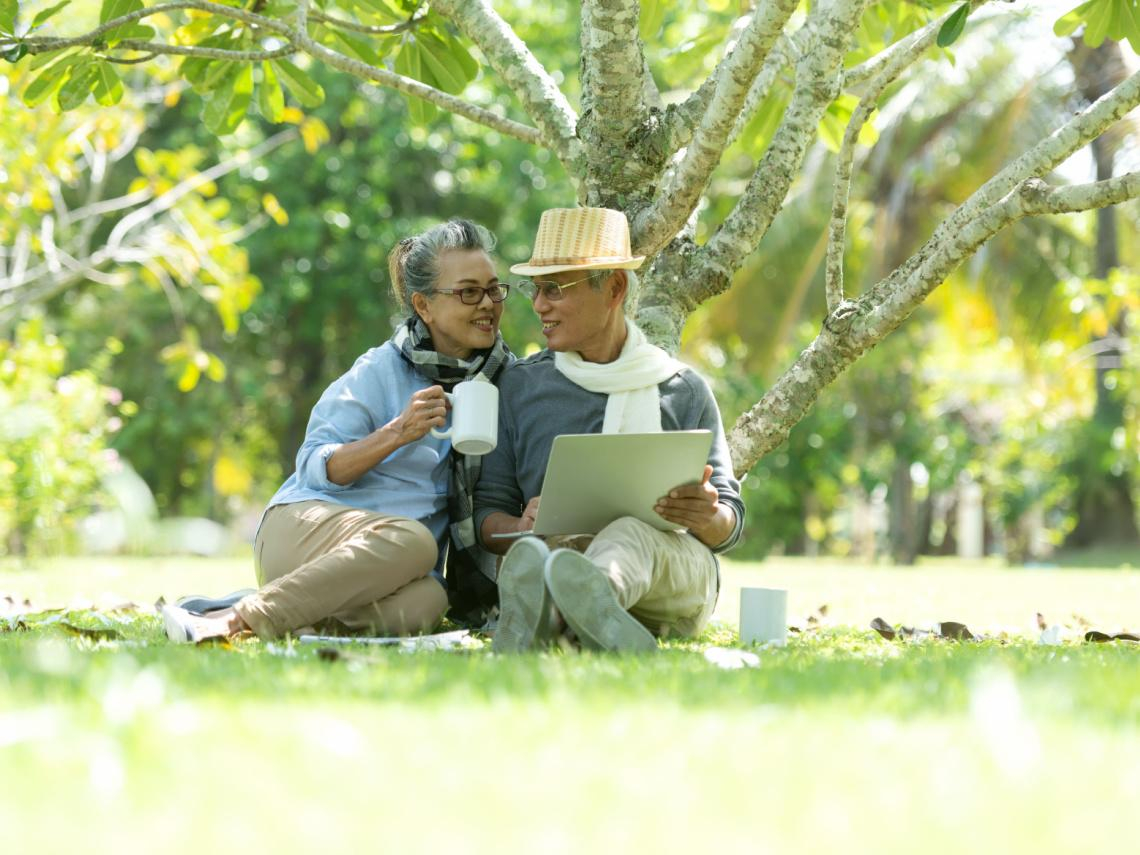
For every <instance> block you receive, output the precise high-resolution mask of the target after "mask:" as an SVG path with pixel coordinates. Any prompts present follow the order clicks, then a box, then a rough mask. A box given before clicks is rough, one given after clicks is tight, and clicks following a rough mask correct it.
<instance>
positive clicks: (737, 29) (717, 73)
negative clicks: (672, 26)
mask: <svg viewBox="0 0 1140 855" xmlns="http://www.w3.org/2000/svg"><path fill="white" fill-rule="evenodd" d="M752 20H753V18H752V17H740V18H737V19H736V20H735V21H734V22H733V24H732V28H731V29H730V31H729V36H728V39H727V41H726V43H725V55H724V56H723V57H721V60H720V62H719V63H717V66H716V68H714V69H713V70H712V74H710V75H709V76H708V77H706V78H705V79H704V81H703V82H702V83H701V85H700V86H699V87H697V90H696V91H695V92H693V93H692V94H690V95H689V97H688V98H686V99H685V100H684V101H682V102H681V103H680V104H670V105H669V107H668V108H666V111H665V118H664V119H663V120H662V122H661V130H660V134H661V145H662V147H663V148H664V149H665V150H666V151H669V152H675V151H679V150H680V149H682V148H684V147H685V146H687V145H688V144H689V140H691V139H692V138H693V132H694V131H695V130H696V129H697V125H699V124H700V123H701V118H702V117H703V116H704V115H705V113H706V112H707V111H708V108H709V104H710V103H711V102H712V97H713V93H714V92H716V87H717V84H718V83H719V82H720V78H721V77H722V76H723V75H724V74H726V73H727V72H726V71H725V70H724V69H725V64H726V63H727V62H728V58H729V56H731V53H732V49H733V48H734V47H735V46H736V41H737V39H738V38H739V34H740V33H741V32H742V31H743V30H744V29H745V28H746V27H748V25H749V24H750V23H751V21H752Z"/></svg>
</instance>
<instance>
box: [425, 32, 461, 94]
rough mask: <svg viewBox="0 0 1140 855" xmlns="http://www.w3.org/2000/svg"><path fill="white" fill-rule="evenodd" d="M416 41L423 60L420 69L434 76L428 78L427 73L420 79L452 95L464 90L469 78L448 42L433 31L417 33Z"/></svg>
mask: <svg viewBox="0 0 1140 855" xmlns="http://www.w3.org/2000/svg"><path fill="white" fill-rule="evenodd" d="M416 42H417V43H418V44H419V47H420V56H421V57H422V60H423V64H422V65H421V68H420V70H421V72H423V71H429V72H431V74H430V77H432V78H434V80H430V79H427V78H428V75H426V74H425V75H424V76H423V77H420V78H419V79H420V80H422V81H423V82H424V83H427V84H428V85H434V86H436V87H437V88H438V89H442V90H443V91H444V92H447V93H449V94H451V95H458V94H459V93H460V92H462V91H463V88H464V87H465V86H466V85H467V78H466V75H464V73H463V67H462V66H461V65H460V64H459V61H458V60H456V59H455V58H454V57H452V55H451V51H450V49H449V48H448V46H447V44H446V43H445V42H444V41H443V40H442V39H440V38H437V37H435V36H434V35H433V34H432V33H419V34H417V36H416Z"/></svg>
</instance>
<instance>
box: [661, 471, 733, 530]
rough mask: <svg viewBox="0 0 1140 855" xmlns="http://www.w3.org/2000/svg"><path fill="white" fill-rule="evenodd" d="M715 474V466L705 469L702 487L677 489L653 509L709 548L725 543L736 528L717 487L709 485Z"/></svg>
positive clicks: (670, 492) (682, 486)
mask: <svg viewBox="0 0 1140 855" xmlns="http://www.w3.org/2000/svg"><path fill="white" fill-rule="evenodd" d="M712 474H713V468H712V466H705V471H704V474H703V475H702V476H701V480H700V483H697V484H682V485H681V486H680V487H674V488H673V489H672V490H670V491H669V495H668V496H662V497H661V498H660V499H658V500H657V504H656V505H655V506H654V508H653V510H654V511H656V512H657V514H658V515H659V516H660V517H662V518H663V519H666V520H668V521H669V522H671V523H673V524H675V525H679V526H683V527H684V528H687V529H688V530H689V532H690V533H691V534H692V535H693V536H694V537H696V538H697V540H699V541H701V543H703V544H705V545H706V546H716V545H717V544H719V543H722V542H723V541H724V539H725V538H727V537H728V535H729V534H730V533H731V532H732V527H733V526H734V525H735V524H736V515H735V514H734V513H733V511H732V508H731V507H729V506H728V505H722V504H720V497H719V495H718V494H717V491H716V487H714V486H713V485H712V484H711V483H709V479H710V478H711V477H712Z"/></svg>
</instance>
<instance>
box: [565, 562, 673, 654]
mask: <svg viewBox="0 0 1140 855" xmlns="http://www.w3.org/2000/svg"><path fill="white" fill-rule="evenodd" d="M545 575H546V587H547V588H548V589H549V590H550V595H551V596H552V597H553V598H554V604H555V605H556V606H557V607H558V611H559V612H561V613H562V617H563V619H564V620H565V621H566V623H567V624H569V625H570V628H571V629H573V630H574V632H575V634H576V635H577V636H578V641H580V642H581V643H582V646H583V647H587V648H590V649H593V650H621V651H629V652H631V653H648V652H649V651H653V650H656V649H657V639H656V638H654V637H653V633H651V632H650V631H649V630H647V629H646V628H645V627H644V626H642V625H641V623H640V622H638V620H637V619H636V618H635V617H633V615H631V614H630V613H629V612H627V611H626V610H625V609H624V608H622V605H621V603H619V602H618V599H617V596H616V595H615V594H614V589H613V586H612V585H611V584H610V580H609V577H607V576H606V574H605V573H603V572H602V570H601V568H599V567H598V566H597V565H596V564H594V563H593V562H592V561H590V559H588V558H587V557H586V556H585V555H582V554H581V553H580V552H575V551H574V550H572V549H556V550H554V551H553V552H552V553H550V557H549V558H548V559H547V560H546V572H545Z"/></svg>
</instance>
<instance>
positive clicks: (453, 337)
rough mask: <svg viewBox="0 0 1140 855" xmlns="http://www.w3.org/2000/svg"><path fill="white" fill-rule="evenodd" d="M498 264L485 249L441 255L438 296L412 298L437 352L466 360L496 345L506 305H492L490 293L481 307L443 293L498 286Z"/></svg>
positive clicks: (448, 250)
mask: <svg viewBox="0 0 1140 855" xmlns="http://www.w3.org/2000/svg"><path fill="white" fill-rule="evenodd" d="M498 282H499V277H498V276H497V275H496V274H495V265H494V264H492V263H491V259H490V257H489V256H488V255H487V253H485V252H483V250H481V249H445V250H444V251H443V252H442V253H440V256H439V281H438V282H437V283H436V286H435V287H436V289H437V291H436V293H434V294H432V295H431V296H430V297H429V296H425V295H423V294H414V295H413V296H412V306H413V307H414V308H415V310H416V312H417V313H418V314H419V316H420V317H421V318H423V321H424V323H425V324H427V328H428V330H430V331H431V340H432V344H433V345H435V349H436V352H437V353H442V354H443V355H445V356H454V357H457V358H459V359H466V358H468V357H469V356H470V355H471V352H472V351H474V350H482V349H485V348H488V347H490V346H491V345H493V344H494V343H495V334H496V333H497V332H498V331H499V319H500V318H501V317H502V315H503V304H502V303H492V302H491V298H490V297H488V296H487V295H486V294H484V295H483V299H482V300H480V301H479V303H478V305H475V306H468V305H467V304H466V303H464V302H463V301H462V300H460V299H459V295H458V294H441V293H439V291H440V290H449V289H453V288H454V289H459V288H471V287H477V288H488V287H490V286H492V285H497V284H498Z"/></svg>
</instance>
